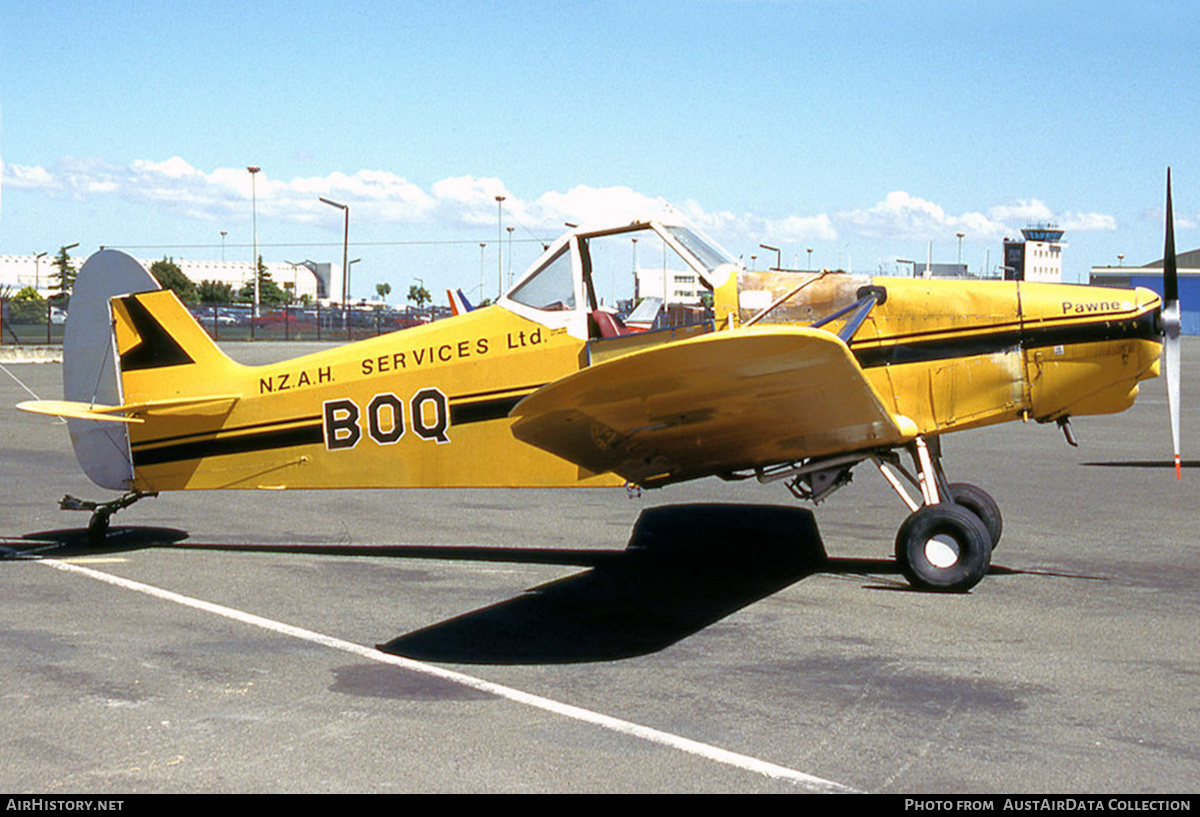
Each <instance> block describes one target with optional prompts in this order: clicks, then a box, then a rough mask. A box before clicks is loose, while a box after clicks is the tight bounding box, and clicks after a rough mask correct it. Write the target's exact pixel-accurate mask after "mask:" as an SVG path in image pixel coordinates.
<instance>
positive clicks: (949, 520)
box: [875, 437, 1003, 593]
mask: <svg viewBox="0 0 1200 817" xmlns="http://www.w3.org/2000/svg"><path fill="white" fill-rule="evenodd" d="M908 451H909V453H910V454H911V455H912V459H913V465H914V467H915V468H916V471H917V473H916V475H915V476H914V475H912V474H911V473H909V472H908V471H906V470H905V469H904V468H903V467H902V466H901V465H900V459H899V457H897V456H896V455H894V454H892V455H891V456H888V457H885V456H879V457H876V458H875V464H876V466H877V467H878V468H879V471H880V473H882V474H883V476H884V478H885V479H887V481H888V482H889V483H891V485H892V487H893V488H894V489H895V490H896V493H897V494H899V495H900V498H901V499H902V500H904V502H905V504H906V505H908V507H909V510H911V511H912V514H911V515H909V517H908V518H907V519H905V520H904V523H903V524H902V525H900V530H899V532H898V533H897V534H896V560H897V561H898V562H899V563H900V569H901V570H902V571H903V572H904V575H905V576H906V577H907V578H908V580H909V582H910V583H911V584H912V585H913V586H914V587H919V588H921V589H924V590H935V591H941V592H948V593H965V592H966V591H968V590H970V589H971V588H972V587H974V586H975V585H976V584H978V583H979V581H980V580H981V579H982V578H983V577H984V576H985V575H986V574H987V571H988V567H989V566H990V564H991V561H992V549H993V548H994V547H995V545H996V543H997V542H998V541H999V539H1000V533H1001V531H1002V529H1003V525H1002V522H1001V519H1000V509H999V507H998V506H997V505H996V502H995V500H993V499H992V498H991V497H990V496H988V494H987V493H986V492H985V491H983V490H982V489H980V488H977V487H976V486H974V485H970V484H968V483H965V482H958V483H951V482H948V481H947V480H946V475H945V473H943V471H942V465H941V446H940V443H939V440H938V439H937V438H933V439H932V440H928V441H927V440H925V439H924V438H923V437H917V439H916V440H914V441H913V442H912V443H911V444H910V445H909V446H908ZM897 472H899V474H900V475H902V476H904V477H905V478H906V479H907V480H908V481H909V482H910V483H911V484H913V485H915V486H916V487H917V488H918V489H919V490H920V492H921V500H922V501H921V502H917V501H916V500H915V499H913V498H912V497H911V496H910V495H909V493H908V491H907V490H906V489H905V488H904V485H903V484H902V483H901V482H900V479H899V478H898V477H897Z"/></svg>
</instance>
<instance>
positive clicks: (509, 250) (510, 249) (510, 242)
mask: <svg viewBox="0 0 1200 817" xmlns="http://www.w3.org/2000/svg"><path fill="white" fill-rule="evenodd" d="M504 229H505V230H507V231H508V285H509V286H512V234H513V229H515V228H513V227H505V228H504Z"/></svg>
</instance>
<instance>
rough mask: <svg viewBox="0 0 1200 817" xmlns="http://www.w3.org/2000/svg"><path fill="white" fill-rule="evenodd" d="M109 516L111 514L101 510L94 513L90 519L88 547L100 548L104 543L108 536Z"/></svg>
mask: <svg viewBox="0 0 1200 817" xmlns="http://www.w3.org/2000/svg"><path fill="white" fill-rule="evenodd" d="M108 517H109V514H106V513H101V512H96V513H93V514H92V518H91V520H89V521H88V530H87V543H88V547H93V548H98V547H100V546H102V545H103V544H104V540H105V539H106V538H107V537H108Z"/></svg>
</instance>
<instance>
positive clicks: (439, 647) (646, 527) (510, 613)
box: [6, 504, 1009, 664]
mask: <svg viewBox="0 0 1200 817" xmlns="http://www.w3.org/2000/svg"><path fill="white" fill-rule="evenodd" d="M186 536H187V534H186V532H184V531H180V530H175V529H172V528H149V527H117V526H114V527H113V528H112V529H111V530H110V531H109V534H108V537H107V538H106V540H105V544H104V545H103V546H102V547H99V548H96V547H90V546H88V544H87V532H86V530H83V529H68V530H57V531H45V532H41V533H32V534H28V535H26V536H25V537H24V540H27V541H29V542H30V545H37V547H29V548H22V549H21V550H20V551H13V550H12V549H11V548H10V549H8V552H9V555H10V556H14V555H16V556H19V555H44V556H53V557H58V558H62V557H69V556H75V555H85V554H86V555H95V554H97V553H111V552H118V551H129V550H140V549H144V548H149V547H158V548H179V549H204V550H221V551H253V552H285V553H304V554H313V555H336V556H340V557H347V556H373V557H392V558H428V559H440V560H453V559H462V560H469V561H494V562H516V563H540V564H556V565H579V566H583V567H587V568H589V569H588V570H584V571H582V572H579V573H576V574H574V575H571V576H567V577H565V578H563V579H559V580H556V581H553V582H549V583H547V584H543V585H540V586H538V587H534V588H531V589H529V590H527V591H525V592H522V593H521V594H519V595H517V596H515V597H513V598H511V599H508V600H506V601H503V602H500V603H497V604H494V605H491V606H488V607H484V608H480V609H478V610H473V611H471V612H469V613H465V614H463V615H460V616H456V617H454V618H451V619H447V620H445V621H442V622H438V623H437V624H433V625H431V626H429V627H425V628H422V629H420V630H415V631H413V632H411V633H407V634H404V635H401V636H398V637H396V638H394V639H392V640H391V641H389V642H387V643H385V644H380V645H378V646H379V649H380V650H382V651H384V652H388V653H392V654H395V655H402V656H405V657H409V658H414V659H419V660H424V661H440V662H451V663H466V664H559V663H577V662H588V661H611V660H617V659H622V658H630V657H633V656H638V655H645V654H649V653H653V652H657V651H659V650H662V649H665V648H666V647H669V646H671V645H672V644H674V643H676V642H678V641H681V640H683V639H684V638H687V637H689V636H691V635H693V634H695V633H697V632H699V631H700V630H703V629H704V628H705V627H708V626H709V625H711V624H713V623H714V622H716V621H719V620H721V619H722V618H725V617H726V616H728V615H730V614H731V613H733V612H735V611H737V610H740V609H742V608H743V607H746V606H748V605H750V604H753V603H754V602H756V601H759V600H760V599H763V598H766V597H767V596H770V595H772V594H774V593H776V592H778V591H780V590H782V589H783V588H785V587H788V586H789V585H792V584H794V583H796V582H798V581H800V580H801V579H803V578H805V577H806V576H809V575H812V574H813V573H817V572H821V573H833V574H850V575H855V574H863V575H868V574H869V575H873V576H879V575H886V574H897V573H899V568H898V566H897V564H896V563H895V562H894V561H893V560H890V559H830V558H828V557H827V556H826V554H825V547H824V544H823V542H822V540H821V536H820V533H819V532H818V530H817V525H816V522H815V520H814V519H813V514H812V512H811V511H809V510H806V509H803V508H794V507H786V506H765V505H737V504H692V505H668V506H661V507H657V508H651V509H648V510H645V511H643V512H642V514H641V516H640V517H639V518H638V521H637V523H636V524H635V526H634V529H633V533H632V536H631V538H630V541H629V544H628V546H627V547H626V549H625V550H623V551H617V550H599V551H597V550H585V549H562V548H559V549H551V548H510V547H482V546H459V547H456V546H419V545H397V546H391V545H361V546H355V545H309V544H235V545H227V544H197V543H191V542H183V541H182V540H183V539H184V538H186ZM6 541H7V542H8V543H10V544H11V543H12V542H13V541H14V540H11V539H9V540H6ZM992 572H993V573H997V572H1009V571H1006V570H1005V569H1003V568H996V567H993V568H992ZM873 586H874V587H876V588H879V587H880V585H879V584H875V585H873ZM881 589H882V588H881ZM888 589H895V590H907V589H908V587H907V585H906V584H905V583H903V582H899V583H897V585H896V586H895V587H889V588H888Z"/></svg>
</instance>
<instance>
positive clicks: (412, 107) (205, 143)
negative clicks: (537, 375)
mask: <svg viewBox="0 0 1200 817" xmlns="http://www.w3.org/2000/svg"><path fill="white" fill-rule="evenodd" d="M1198 35H1200V4H1196V3H1194V2H1154V0H1150V2H1145V1H1144V0H1140V1H1139V2H1136V3H1135V2H1129V3H1104V4H1099V3H1094V2H1082V1H1081V2H1053V0H1043V2H1026V0H1003V1H1000V0H997V1H995V2H993V1H992V0H978V1H977V2H949V1H948V0H945V1H943V0H913V2H885V1H884V0H861V2H854V1H853V0H758V1H757V2H754V1H752V0H744V1H740V0H692V2H675V1H674V0H662V2H652V0H643V1H642V2H616V1H614V2H602V1H601V2H571V1H570V0H565V1H563V2H549V1H548V0H547V1H546V2H520V1H519V0H509V2H467V0H463V1H462V2H429V1H427V2H413V3H404V2H362V1H359V0H339V2H308V3H306V2H295V1H294V0H293V2H286V3H285V2H253V1H251V2H246V0H240V2H223V0H210V1H209V2H202V1H201V0H196V1H195V2H187V3H184V2H170V0H167V2H163V1H162V0H159V2H139V1H138V0H124V1H122V0H109V2H100V3H96V2H46V0H40V1H39V2H26V0H5V3H4V4H3V5H2V6H0V161H2V163H3V169H2V175H0V253H22V254H23V253H32V252H40V251H50V252H54V251H55V250H56V249H57V248H58V247H59V246H60V245H63V244H68V243H73V242H76V241H78V242H80V243H81V246H80V248H79V250H77V251H76V252H78V253H80V254H85V253H86V252H90V251H92V250H95V249H96V248H98V247H99V246H100V245H107V246H118V247H125V248H129V249H130V250H131V251H132V252H134V254H137V255H140V256H142V257H160V256H162V255H170V256H173V257H177V258H178V257H187V258H214V259H215V258H218V257H219V256H220V254H221V237H220V231H222V230H225V231H227V232H228V236H227V238H226V239H225V241H226V249H225V253H226V257H227V258H229V259H231V260H234V259H239V258H241V257H243V256H244V257H245V258H246V259H247V260H248V259H249V258H250V256H251V255H252V252H251V250H250V249H249V247H250V242H251V226H250V224H251V204H250V181H249V174H248V173H246V170H245V168H246V166H247V165H252V164H253V165H258V166H261V167H262V172H261V174H260V175H259V176H258V180H257V212H258V233H259V241H260V245H261V246H262V252H263V255H264V256H265V257H266V259H267V260H271V261H282V260H285V259H286V260H292V261H298V260H303V259H304V258H312V259H314V260H319V261H324V260H328V261H335V262H338V261H340V255H341V246H340V243H341V238H342V220H341V214H340V213H339V212H337V211H335V210H334V209H332V208H330V207H328V206H326V205H323V204H321V203H320V202H319V201H318V196H326V197H328V198H332V199H335V200H338V201H343V202H346V203H348V204H349V205H350V207H351V229H350V242H351V248H350V253H351V257H352V258H353V257H361V258H362V262H361V263H360V264H358V265H355V267H354V275H355V286H354V295H355V296H367V295H370V294H373V290H374V284H375V283H377V282H381V281H387V282H389V283H391V284H392V286H393V289H394V291H395V292H404V291H407V288H408V285H409V284H410V283H412V282H413V280H414V279H416V278H420V279H421V280H423V281H424V283H425V284H426V286H428V287H430V289H431V290H433V291H437V289H440V288H444V287H446V286H463V287H464V288H466V289H468V290H469V289H471V288H472V287H476V288H477V287H478V282H479V277H480V267H481V254H480V250H479V243H480V242H487V244H488V246H487V247H485V248H484V251H483V254H484V259H483V264H482V265H483V266H486V268H487V269H489V270H495V269H496V267H497V260H496V255H495V250H496V240H495V239H496V235H497V212H496V203H495V196H496V195H498V194H503V195H505V196H506V197H507V198H506V201H505V205H504V207H505V226H512V227H514V230H513V234H512V235H513V241H514V251H513V256H514V259H515V260H514V261H513V263H514V266H515V267H517V268H518V269H519V268H523V266H524V265H525V264H526V263H527V262H528V261H529V260H531V259H532V257H533V256H534V255H536V251H537V250H538V249H539V247H540V245H539V244H538V243H537V241H536V239H541V238H545V239H550V238H553V237H555V236H556V235H557V234H558V233H559V232H560V230H561V225H562V223H563V222H564V221H572V222H580V221H587V220H592V219H603V218H609V217H615V218H621V219H625V218H632V217H633V216H635V215H637V214H638V213H644V212H646V211H647V210H653V209H657V208H659V207H660V206H661V204H662V202H669V203H670V204H671V205H673V206H674V207H676V208H677V209H678V210H680V211H682V212H684V213H685V214H686V215H688V216H689V217H690V218H692V219H693V220H694V221H695V222H696V223H698V224H699V225H700V226H701V227H703V228H704V229H705V230H706V231H707V232H709V233H710V234H711V235H712V236H713V237H714V238H715V239H716V240H717V241H718V242H720V243H721V244H723V245H724V246H725V247H726V249H728V250H730V251H731V252H733V253H734V254H735V255H740V256H743V257H745V258H746V259H747V260H749V257H750V255H751V254H758V255H760V256H763V255H767V253H765V251H763V250H760V249H759V246H758V245H759V244H760V243H765V244H770V245H774V246H779V247H781V248H782V250H783V257H784V261H785V263H789V264H794V263H795V262H796V261H797V260H799V261H800V263H801V264H802V265H803V264H805V263H806V262H807V254H806V250H807V249H808V248H810V247H811V248H812V249H813V253H812V261H813V265H814V266H830V267H833V266H839V265H840V266H843V267H844V266H846V265H852V267H853V269H854V271H855V272H879V271H880V270H881V269H882V270H883V271H884V272H892V271H894V269H895V263H894V260H895V259H896V258H897V257H904V258H915V259H921V260H923V259H924V258H925V254H926V247H927V242H929V241H932V242H933V254H934V260H935V261H939V262H946V263H952V262H954V261H956V260H957V253H958V244H957V239H956V237H955V234H956V233H958V232H962V233H964V234H965V238H964V239H963V244H962V257H963V261H964V262H965V263H967V264H968V265H969V266H970V267H971V268H972V269H973V270H977V269H979V268H980V267H982V266H983V265H984V263H985V261H989V260H990V263H991V264H992V265H993V266H995V265H996V264H997V263H998V262H999V259H1000V251H1001V241H1002V239H1003V237H1004V236H1005V235H1012V234H1015V233H1016V232H1017V231H1018V230H1019V229H1020V228H1021V227H1023V226H1025V225H1026V224H1027V223H1029V222H1031V221H1045V220H1050V221H1055V222H1058V223H1059V224H1060V225H1061V226H1063V227H1064V228H1065V229H1066V231H1067V233H1066V237H1065V239H1066V241H1067V242H1068V243H1069V247H1068V249H1067V250H1066V252H1065V255H1064V265H1065V269H1066V277H1067V278H1068V279H1069V280H1079V279H1081V278H1084V277H1086V272H1087V270H1088V268H1089V267H1091V266H1092V265H1094V264H1106V263H1111V264H1116V263H1117V256H1118V254H1124V255H1125V259H1126V260H1125V263H1127V264H1128V263H1134V264H1137V263H1144V262H1148V261H1151V260H1154V259H1157V258H1159V257H1160V256H1161V254H1162V221H1161V219H1162V200H1163V185H1164V178H1165V171H1166V167H1167V166H1168V165H1172V166H1173V168H1174V171H1173V172H1174V180H1175V208H1176V218H1177V230H1178V243H1179V245H1180V249H1181V250H1186V249H1192V248H1194V247H1196V246H1200V235H1198V233H1197V227H1198V225H1200V139H1197V137H1196V134H1195V130H1196V125H1197V123H1198V117H1197V115H1196V110H1197V100H1200V93H1198V92H1200V87H1198V86H1200V70H1197V69H1198V68H1200V66H1198V65H1197V62H1198V58H1197V54H1200V50H1198V49H1197V45H1196V44H1197V42H1198V41H1200V36H1198ZM505 245H506V246H505V252H506V253H507V240H506V242H505ZM505 263H507V258H506V262H505ZM476 294H477V292H476ZM487 294H491V293H487ZM392 299H393V300H396V299H397V298H396V295H395V294H393V296H392Z"/></svg>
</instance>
